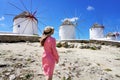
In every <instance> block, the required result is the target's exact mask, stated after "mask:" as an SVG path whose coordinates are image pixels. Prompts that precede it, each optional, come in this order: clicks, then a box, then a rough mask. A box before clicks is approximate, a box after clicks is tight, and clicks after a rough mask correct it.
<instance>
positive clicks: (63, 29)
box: [59, 19, 76, 40]
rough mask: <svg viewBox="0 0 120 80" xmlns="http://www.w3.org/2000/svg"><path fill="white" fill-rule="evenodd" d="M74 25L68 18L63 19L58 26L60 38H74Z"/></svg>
mask: <svg viewBox="0 0 120 80" xmlns="http://www.w3.org/2000/svg"><path fill="white" fill-rule="evenodd" d="M75 26H76V25H75V24H73V23H72V22H71V21H70V20H69V19H66V20H64V21H63V23H62V25H61V26H60V28H59V37H60V40H71V39H75V35H76V34H75Z"/></svg>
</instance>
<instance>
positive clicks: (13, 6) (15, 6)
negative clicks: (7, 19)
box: [8, 2, 24, 12]
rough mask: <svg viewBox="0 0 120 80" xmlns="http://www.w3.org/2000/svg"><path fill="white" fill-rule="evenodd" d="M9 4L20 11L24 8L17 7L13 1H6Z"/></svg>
mask: <svg viewBox="0 0 120 80" xmlns="http://www.w3.org/2000/svg"><path fill="white" fill-rule="evenodd" d="M8 3H9V4H10V5H11V6H13V7H15V8H16V9H18V10H20V11H22V12H23V11H24V10H22V9H21V8H19V7H17V6H16V5H14V4H13V3H10V2H8Z"/></svg>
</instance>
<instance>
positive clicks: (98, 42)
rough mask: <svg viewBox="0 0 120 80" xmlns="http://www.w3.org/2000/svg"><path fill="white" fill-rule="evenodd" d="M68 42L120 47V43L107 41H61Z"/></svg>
mask: <svg viewBox="0 0 120 80" xmlns="http://www.w3.org/2000/svg"><path fill="white" fill-rule="evenodd" d="M61 41H67V42H77V43H95V44H100V45H112V46H117V47H120V42H117V41H106V40H61Z"/></svg>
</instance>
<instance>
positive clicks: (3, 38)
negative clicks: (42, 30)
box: [0, 35, 40, 43]
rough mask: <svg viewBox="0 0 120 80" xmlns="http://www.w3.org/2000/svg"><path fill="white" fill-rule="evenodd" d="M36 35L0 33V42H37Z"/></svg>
mask: <svg viewBox="0 0 120 80" xmlns="http://www.w3.org/2000/svg"><path fill="white" fill-rule="evenodd" d="M39 38H40V37H38V36H22V35H0V42H8V43H12V42H26V41H29V42H38V41H39Z"/></svg>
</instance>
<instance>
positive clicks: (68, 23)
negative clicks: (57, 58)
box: [59, 10, 85, 40]
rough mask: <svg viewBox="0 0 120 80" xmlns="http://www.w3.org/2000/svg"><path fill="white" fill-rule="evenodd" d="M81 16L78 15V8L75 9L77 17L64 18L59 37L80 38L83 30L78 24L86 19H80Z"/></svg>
mask: <svg viewBox="0 0 120 80" xmlns="http://www.w3.org/2000/svg"><path fill="white" fill-rule="evenodd" d="M65 15H66V14H65ZM66 16H67V15H66ZM67 17H68V16H67ZM80 17H81V16H80ZM80 17H76V10H75V17H72V18H65V19H63V20H62V24H61V26H60V28H59V37H60V39H61V40H70V39H74V40H75V39H80V33H81V31H80V29H79V27H78V25H79V24H80V23H82V22H84V21H85V20H79V18H80Z"/></svg>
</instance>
